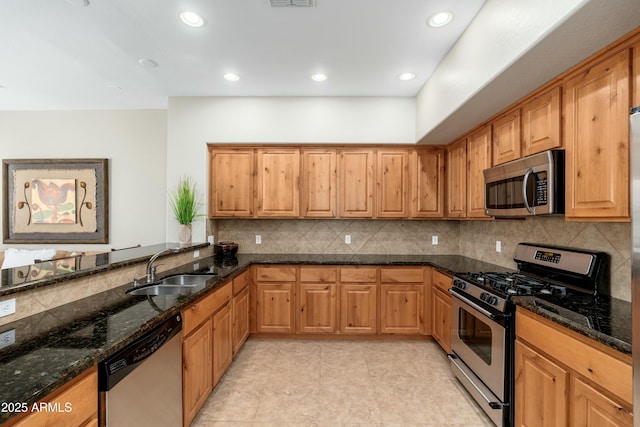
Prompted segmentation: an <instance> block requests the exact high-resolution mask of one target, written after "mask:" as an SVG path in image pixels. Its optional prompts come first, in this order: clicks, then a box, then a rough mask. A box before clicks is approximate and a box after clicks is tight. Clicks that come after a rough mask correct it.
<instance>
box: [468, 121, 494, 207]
mask: <svg viewBox="0 0 640 427" xmlns="http://www.w3.org/2000/svg"><path fill="white" fill-rule="evenodd" d="M491 145H492V144H491V126H489V125H487V126H484V127H482V128H480V129H479V130H478V131H476V132H474V133H473V134H471V135H470V136H469V137H468V138H467V203H466V207H467V218H487V219H488V218H490V217H488V216H487V215H485V213H484V173H483V171H484V170H485V169H487V168H490V167H491Z"/></svg>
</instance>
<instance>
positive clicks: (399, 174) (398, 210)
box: [376, 149, 410, 218]
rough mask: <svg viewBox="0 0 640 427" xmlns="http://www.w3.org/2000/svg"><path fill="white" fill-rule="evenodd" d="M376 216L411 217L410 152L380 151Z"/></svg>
mask: <svg viewBox="0 0 640 427" xmlns="http://www.w3.org/2000/svg"><path fill="white" fill-rule="evenodd" d="M377 154H378V159H377V164H376V166H377V168H376V170H377V179H376V187H377V191H376V193H377V194H376V196H377V197H376V216H377V217H379V218H406V217H408V216H409V197H410V196H409V194H410V192H409V151H408V150H389V149H385V150H378V153H377Z"/></svg>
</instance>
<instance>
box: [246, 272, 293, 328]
mask: <svg viewBox="0 0 640 427" xmlns="http://www.w3.org/2000/svg"><path fill="white" fill-rule="evenodd" d="M294 286H295V285H294V284H292V283H258V284H257V286H256V294H257V295H256V309H257V311H258V313H257V319H256V320H257V330H258V332H269V333H285V334H293V333H295V331H296V324H295V312H296V310H295V294H294Z"/></svg>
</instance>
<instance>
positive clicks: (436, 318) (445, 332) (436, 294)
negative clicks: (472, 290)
mask: <svg viewBox="0 0 640 427" xmlns="http://www.w3.org/2000/svg"><path fill="white" fill-rule="evenodd" d="M431 307H432V311H431V314H432V316H433V317H432V319H431V335H432V336H433V338H434V339H435V340H436V342H437V343H438V344H440V347H442V349H443V350H444V351H446V352H447V353H451V295H449V294H447V293H444V292H442V290H440V289H439V288H437V287H435V286H434V287H432V288H431Z"/></svg>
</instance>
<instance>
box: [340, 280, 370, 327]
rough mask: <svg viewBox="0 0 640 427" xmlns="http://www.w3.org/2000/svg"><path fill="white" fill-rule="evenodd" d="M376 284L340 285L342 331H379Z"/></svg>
mask: <svg viewBox="0 0 640 427" xmlns="http://www.w3.org/2000/svg"><path fill="white" fill-rule="evenodd" d="M377 301H378V299H377V292H376V285H375V283H374V284H371V285H369V284H353V283H348V284H341V285H340V332H341V333H343V334H354V335H371V334H376V333H377V332H378V327H377V319H378V316H377V315H376V311H377V307H378V303H377Z"/></svg>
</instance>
